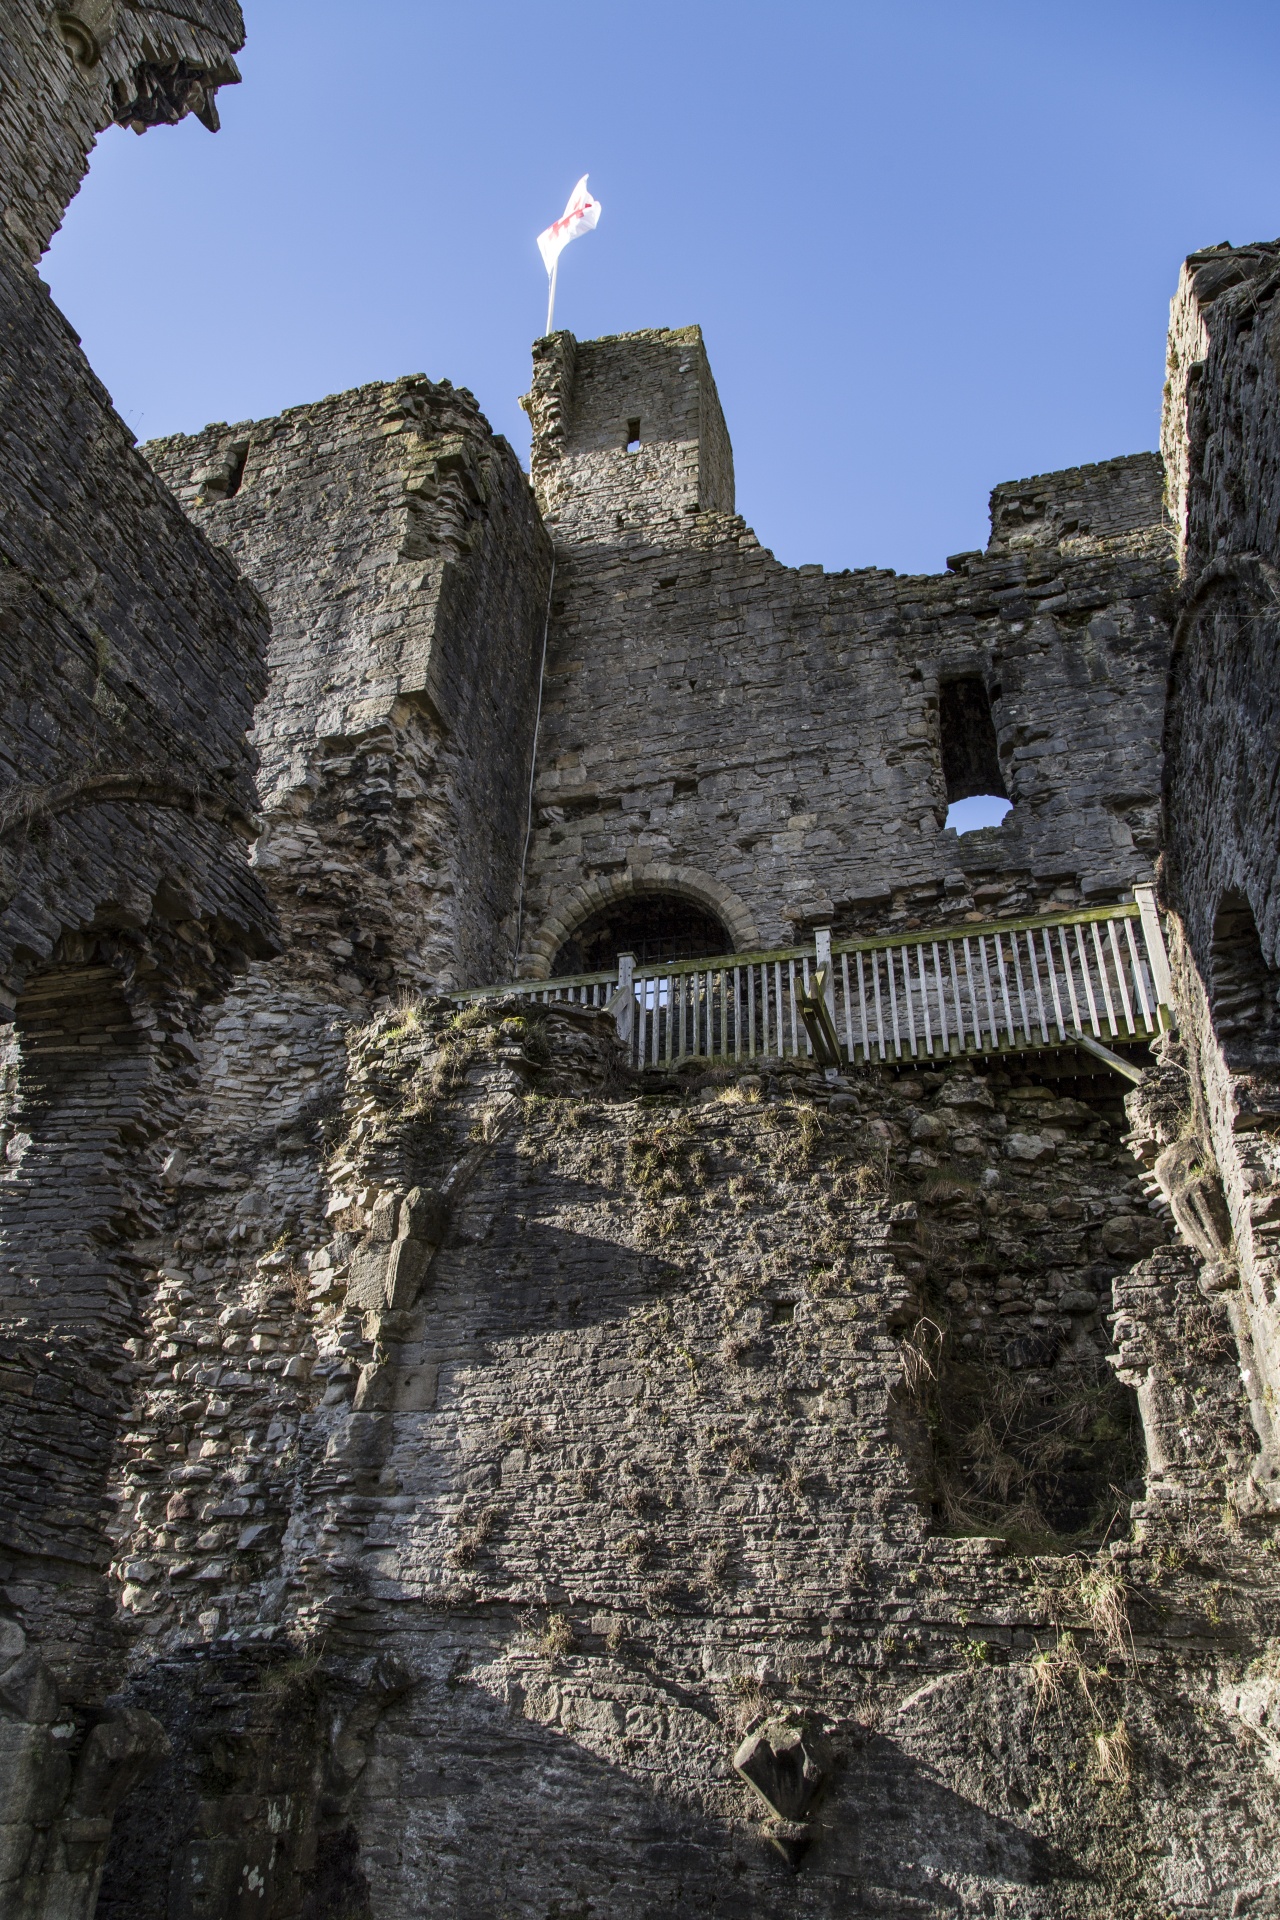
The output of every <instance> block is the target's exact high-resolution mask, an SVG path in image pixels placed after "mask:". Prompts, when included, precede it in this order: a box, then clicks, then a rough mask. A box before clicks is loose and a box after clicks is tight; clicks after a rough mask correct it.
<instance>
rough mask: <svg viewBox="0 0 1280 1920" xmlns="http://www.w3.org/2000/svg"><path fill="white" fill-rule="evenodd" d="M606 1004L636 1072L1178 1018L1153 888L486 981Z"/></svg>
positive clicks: (955, 1043) (882, 1056) (1136, 1036)
mask: <svg viewBox="0 0 1280 1920" xmlns="http://www.w3.org/2000/svg"><path fill="white" fill-rule="evenodd" d="M513 995H514V996H518V997H520V998H523V999H529V1000H535V1001H541V1002H550V1001H569V1002H572V1003H574V1004H576V1005H579V1006H587V1007H599V1008H601V1009H608V1011H609V1012H610V1013H612V1014H613V1016H614V1018H615V1019H616V1020H617V1023H618V1030H619V1033H620V1034H621V1035H622V1037H623V1039H624V1040H627V1041H628V1042H629V1044H630V1048H631V1058H632V1063H633V1065H635V1066H645V1067H655V1068H663V1069H669V1068H671V1067H673V1066H675V1065H678V1064H679V1063H680V1062H681V1061H682V1060H688V1059H693V1058H697V1059H706V1060H719V1061H740V1062H742V1063H744V1064H745V1063H747V1062H749V1061H752V1060H758V1059H762V1058H766V1057H773V1058H778V1057H782V1058H785V1057H787V1056H788V1055H790V1056H797V1055H804V1056H806V1057H809V1058H812V1057H814V1056H815V1054H816V1056H817V1058H818V1060H819V1063H820V1064H822V1065H824V1066H828V1067H834V1066H839V1065H841V1064H853V1065H857V1064H861V1063H865V1062H880V1061H903V1062H907V1061H913V1060H914V1061H921V1062H923V1061H925V1060H928V1059H945V1058H952V1059H954V1058H959V1057H960V1056H962V1055H976V1054H992V1053H1005V1052H1010V1051H1025V1050H1027V1049H1031V1048H1043V1047H1055V1046H1059V1047H1060V1046H1073V1045H1079V1044H1081V1037H1082V1036H1083V1037H1084V1038H1085V1039H1086V1040H1087V1039H1089V1038H1092V1040H1093V1041H1094V1043H1095V1046H1097V1045H1101V1046H1104V1047H1105V1046H1107V1045H1109V1044H1114V1043H1115V1042H1117V1041H1118V1042H1122V1043H1123V1042H1126V1041H1136V1040H1147V1039H1150V1038H1151V1037H1152V1036H1153V1035H1154V1034H1156V1033H1157V1032H1159V1030H1160V1028H1161V1027H1162V1026H1166V1025H1168V1024H1170V1017H1169V1012H1168V1009H1169V1008H1170V1004H1171V997H1172V996H1171V983H1170V977H1169V962H1168V958H1167V956H1166V953H1165V945H1164V938H1163V935H1162V933H1161V929H1160V919H1159V915H1158V913H1157V911H1156V905H1155V899H1154V894H1153V892H1152V890H1151V889H1150V888H1147V887H1140V888H1138V889H1136V897H1135V899H1134V901H1133V902H1132V903H1131V904H1129V903H1126V904H1123V905H1120V906H1111V907H1095V908H1090V909H1087V910H1084V911H1081V912H1077V913H1073V914H1041V915H1035V916H1032V917H1031V918H1028V919H1021V920H1013V919H1010V920H997V921H990V922H988V923H986V924H985V925H974V924H966V925H961V926H950V927H936V928H929V929H926V930H923V931H916V932H914V933H909V934H902V935H893V936H889V935H886V936H883V937H881V938H878V939H873V940H833V939H832V938H831V936H830V934H829V933H824V932H823V931H821V930H820V931H819V932H818V933H817V934H816V935H815V937H814V939H813V940H812V941H811V942H810V943H809V944H807V945H804V946H798V947H782V948H778V949H776V950H774V951H772V952H767V953H731V954H725V955H723V956H721V957H716V958H711V959H699V960H681V961H664V962H661V963H659V964H657V965H654V966H644V967H641V966H638V965H636V964H635V963H634V962H633V961H632V960H631V958H630V956H629V955H626V954H624V955H622V956H621V957H620V961H619V965H618V967H617V968H616V969H614V970H613V971H611V972H608V973H582V974H574V975H571V976H569V977H567V978H565V979H560V980H539V981H528V980H522V981H515V982H512V983H509V984H507V985H504V986H493V987H475V988H472V989H470V990H469V991H466V992H457V993H455V994H454V995H453V996H452V998H453V999H455V1000H456V1001H458V1002H459V1003H462V1004H470V1003H474V1002H475V1001H478V1000H486V999H495V998H506V997H510V996H513Z"/></svg>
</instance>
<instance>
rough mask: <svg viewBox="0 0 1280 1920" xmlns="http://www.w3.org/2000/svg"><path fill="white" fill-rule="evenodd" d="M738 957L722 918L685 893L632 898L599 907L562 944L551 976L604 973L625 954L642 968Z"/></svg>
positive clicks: (655, 894) (651, 894)
mask: <svg viewBox="0 0 1280 1920" xmlns="http://www.w3.org/2000/svg"><path fill="white" fill-rule="evenodd" d="M732 952H733V938H732V936H731V935H730V933H729V931H728V929H727V928H726V926H725V924H724V922H723V921H722V920H721V919H720V917H719V916H718V915H717V914H715V913H712V912H711V910H710V908H708V907H705V906H703V905H702V904H701V903H700V902H699V901H696V900H691V899H689V898H688V897H687V896H686V895H685V894H680V893H632V894H626V895H624V896H623V897H622V898H621V899H619V900H614V901H611V902H610V903H609V905H608V906H606V907H601V908H599V909H598V910H597V911H596V912H595V913H593V914H591V915H590V916H589V917H588V918H587V919H585V920H584V921H583V922H582V924H581V925H580V926H578V927H576V928H575V929H574V931H573V932H572V933H571V934H570V935H569V937H568V939H567V940H565V941H564V942H563V944H562V945H561V947H560V950H559V952H558V953H557V954H556V957H555V960H554V961H553V962H552V967H551V974H552V977H553V978H557V977H559V976H561V975H563V974H567V973H603V972H605V971H606V970H607V969H609V968H611V967H612V966H613V965H614V963H615V961H616V960H617V957H618V955H619V954H620V953H634V955H635V956H636V959H637V960H638V961H639V962H640V964H641V966H649V965H652V964H654V963H655V962H657V961H660V960H699V959H702V958H703V957H704V956H707V955H712V954H721V953H732Z"/></svg>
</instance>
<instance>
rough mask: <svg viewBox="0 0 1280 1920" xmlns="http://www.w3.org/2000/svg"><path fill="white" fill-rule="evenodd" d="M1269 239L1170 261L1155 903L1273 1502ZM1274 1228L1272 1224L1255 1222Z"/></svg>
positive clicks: (1276, 636)
mask: <svg viewBox="0 0 1280 1920" xmlns="http://www.w3.org/2000/svg"><path fill="white" fill-rule="evenodd" d="M1278 291H1280V244H1277V243H1273V244H1271V245H1261V246H1255V247H1243V248H1232V247H1225V246H1224V247H1214V248H1211V249H1209V250H1208V251H1207V252H1204V253H1199V254H1193V255H1192V256H1191V258H1190V259H1189V260H1188V261H1187V262H1186V265H1185V266H1184V268H1183V271H1182V276H1181V279H1180V281H1179V286H1178V292H1177V295H1176V297H1175V299H1174V302H1173V308H1172V314H1171V324H1170V331H1169V361H1168V381H1167V384H1166V390H1165V392H1166V404H1165V420H1164V434H1163V440H1164V447H1165V458H1166V462H1167V464H1168V468H1169V473H1170V493H1171V506H1172V508H1173V510H1174V514H1175V520H1176V526H1177V533H1178V540H1179V548H1180V553H1181V556H1182V561H1183V568H1184V581H1183V591H1182V595H1181V599H1180V603H1179V617H1178V622H1177V627H1176V632H1175V640H1174V649H1173V659H1172V666H1171V671H1170V680H1169V699H1168V709H1167V713H1166V719H1165V755H1166V760H1165V775H1164V782H1165V852H1164V855H1163V859H1162V891H1163V895H1164V899H1165V903H1166V905H1167V906H1168V907H1169V908H1170V909H1171V911H1172V913H1173V914H1174V915H1175V937H1174V941H1173V953H1174V960H1175V973H1176V977H1177V981H1178V1000H1179V1020H1180V1026H1181V1028H1182V1031H1183V1034H1184V1038H1185V1041H1186V1046H1187V1051H1188V1065H1189V1068H1190V1075H1191V1078H1190V1092H1189V1098H1188V1109H1189V1112H1188V1127H1189V1129H1190V1130H1192V1131H1193V1132H1194V1135H1195V1138H1196V1139H1197V1141H1198V1143H1199V1146H1200V1150H1201V1155H1202V1159H1203V1161H1204V1164H1205V1166H1206V1168H1207V1169H1209V1172H1210V1177H1212V1178H1213V1179H1214V1181H1215V1183H1216V1182H1217V1181H1218V1180H1219V1179H1220V1181H1221V1188H1222V1201H1223V1203H1224V1205H1225V1213H1224V1217H1223V1220H1222V1230H1221V1234H1220V1241H1221V1244H1220V1245H1219V1247H1218V1248H1217V1250H1216V1253H1217V1267H1216V1272H1217V1274H1218V1279H1217V1281H1216V1284H1217V1285H1218V1286H1220V1287H1221V1288H1222V1289H1223V1290H1224V1292H1225V1294H1226V1297H1227V1299H1228V1300H1229V1301H1230V1303H1231V1306H1232V1311H1233V1314H1234V1316H1235V1319H1236V1322H1237V1332H1238V1337H1239V1340H1240V1342H1241V1363H1242V1366H1243V1368H1244V1370H1245V1375H1246V1378H1247V1379H1249V1380H1250V1382H1251V1388H1252V1392H1251V1397H1252V1401H1253V1408H1254V1418H1255V1423H1256V1425H1257V1427H1258V1432H1259V1437H1260V1440H1261V1443H1262V1459H1261V1461H1260V1463H1259V1466H1258V1469H1257V1471H1256V1476H1255V1477H1256V1479H1257V1483H1258V1485H1259V1487H1260V1489H1261V1491H1262V1493H1263V1495H1264V1496H1265V1497H1266V1498H1267V1499H1268V1500H1270V1501H1271V1502H1273V1503H1276V1504H1280V1436H1277V1433H1276V1430H1275V1418H1276V1415H1275V1409H1276V1400H1277V1395H1280V1314H1278V1313H1277V1308H1276V1299H1277V1290H1278V1288H1280V1142H1278V1140H1277V1127H1280V1005H1278V1004H1277V989H1278V988H1280V886H1278V885H1277V871H1278V869H1277V857H1276V849H1277V846H1280V677H1278V676H1277V671H1276V659H1277V650H1278V648H1280V570H1278V567H1277V562H1278V561H1280V526H1278V522H1277V463H1278V462H1280V363H1278V359H1277V354H1278V347H1277V342H1278V341H1280V331H1278V329H1280V312H1278V310H1277V308H1276V294H1277V292H1278ZM1273 1216H1275V1217H1274V1218H1273Z"/></svg>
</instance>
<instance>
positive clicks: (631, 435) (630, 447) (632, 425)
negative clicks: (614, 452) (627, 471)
mask: <svg viewBox="0 0 1280 1920" xmlns="http://www.w3.org/2000/svg"><path fill="white" fill-rule="evenodd" d="M639 451H640V422H639V421H638V420H628V422H627V452H628V453H639Z"/></svg>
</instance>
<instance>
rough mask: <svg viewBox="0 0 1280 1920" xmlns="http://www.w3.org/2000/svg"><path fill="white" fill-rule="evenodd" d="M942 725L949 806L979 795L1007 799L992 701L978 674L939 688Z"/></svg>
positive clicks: (943, 759)
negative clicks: (993, 718) (992, 713)
mask: <svg viewBox="0 0 1280 1920" xmlns="http://www.w3.org/2000/svg"><path fill="white" fill-rule="evenodd" d="M938 722H939V732H940V733H941V736H942V738H941V747H942V777H943V780H944V781H945V783H946V789H947V800H948V803H949V804H951V805H954V804H955V802H956V801H957V800H967V799H969V798H970V797H971V796H973V795H976V794H988V795H992V796H998V797H999V798H1000V799H1002V800H1007V799H1008V797H1009V795H1008V792H1007V790H1006V788H1005V783H1004V774H1003V773H1002V772H1001V769H1000V755H999V753H998V751H997V747H996V730H995V724H994V722H993V720H992V716H991V699H990V696H989V695H988V693H987V689H986V687H985V686H984V685H983V682H982V680H981V679H980V678H979V677H978V675H977V674H972V675H966V676H965V677H964V678H963V679H956V680H944V681H943V683H942V685H941V686H940V687H939V688H938Z"/></svg>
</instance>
